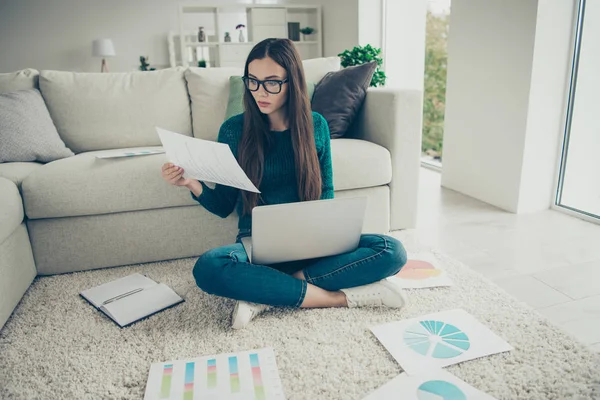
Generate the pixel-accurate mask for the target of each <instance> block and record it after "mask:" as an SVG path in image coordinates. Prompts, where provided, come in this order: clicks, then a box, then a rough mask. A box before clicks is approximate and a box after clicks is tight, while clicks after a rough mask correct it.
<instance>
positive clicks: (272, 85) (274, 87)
mask: <svg viewBox="0 0 600 400" xmlns="http://www.w3.org/2000/svg"><path fill="white" fill-rule="evenodd" d="M242 80H243V81H244V83H245V84H246V87H247V88H248V90H249V91H251V92H256V91H257V90H258V88H259V87H260V85H262V86H263V87H264V88H265V90H266V91H267V92H268V93H271V94H278V93H280V92H281V86H282V85H283V84H284V83H286V82H287V81H288V80H287V78H286V79H284V80H281V81H279V80H275V79H267V80H264V81H260V80H258V79H255V78H250V77H249V76H244V77H243V78H242Z"/></svg>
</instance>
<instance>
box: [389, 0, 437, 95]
mask: <svg viewBox="0 0 600 400" xmlns="http://www.w3.org/2000/svg"><path fill="white" fill-rule="evenodd" d="M383 13H384V14H385V32H384V39H383V41H384V43H385V46H384V54H383V57H384V67H385V73H386V75H387V82H386V86H389V87H401V88H406V89H416V90H420V91H422V90H423V81H424V71H425V27H426V16H427V0H386V1H385V5H384V10H383Z"/></svg>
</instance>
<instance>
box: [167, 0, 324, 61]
mask: <svg viewBox="0 0 600 400" xmlns="http://www.w3.org/2000/svg"><path fill="white" fill-rule="evenodd" d="M289 22H296V23H299V24H300V28H304V27H306V26H310V27H311V28H314V29H315V30H316V31H315V33H314V34H312V35H310V37H309V38H307V40H305V41H304V40H303V38H302V36H303V35H300V36H301V40H300V41H295V44H296V45H297V46H296V48H297V49H298V52H299V53H300V57H301V58H302V59H309V58H318V57H322V56H323V37H322V33H321V32H322V16H321V6H312V5H281V4H252V5H243V4H237V5H200V4H197V3H181V4H179V30H178V32H170V33H169V56H170V57H169V58H170V63H171V66H172V67H174V66H178V65H181V66H184V67H188V66H197V65H198V61H200V60H204V61H206V63H207V67H240V66H243V65H244V62H245V61H246V58H247V56H248V53H249V52H250V50H252V47H254V45H255V44H257V43H258V42H260V41H261V40H263V39H265V38H268V37H277V38H287V37H288V23H289ZM237 24H244V25H245V26H246V28H245V29H244V31H243V34H244V36H245V41H244V42H240V41H239V32H238V31H236V29H235V27H236V25H237ZM200 26H202V27H204V32H205V37H206V40H205V41H204V42H198V27H200ZM225 32H229V34H230V37H231V42H225V41H224V37H225ZM182 38H183V39H182Z"/></svg>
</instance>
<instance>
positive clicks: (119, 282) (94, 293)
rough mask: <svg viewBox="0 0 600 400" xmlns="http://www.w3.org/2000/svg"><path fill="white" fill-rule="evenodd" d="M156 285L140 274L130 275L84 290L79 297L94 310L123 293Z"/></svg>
mask: <svg viewBox="0 0 600 400" xmlns="http://www.w3.org/2000/svg"><path fill="white" fill-rule="evenodd" d="M155 285H156V282H154V281H153V280H152V279H150V278H147V277H145V276H144V275H142V274H138V273H135V274H131V275H128V276H124V277H123V278H119V279H116V280H114V281H111V282H107V283H104V284H102V285H99V286H96V287H93V288H90V289H87V290H84V291H82V292H81V295H82V296H83V297H85V298H86V299H88V301H89V302H90V303H92V304H93V305H94V306H95V307H96V308H98V307H100V306H101V305H102V304H103V303H104V302H105V301H107V300H109V299H113V300H114V299H115V298H116V297H117V296H119V295H122V294H124V293H130V292H133V291H139V290H143V289H147V288H151V287H153V286H155Z"/></svg>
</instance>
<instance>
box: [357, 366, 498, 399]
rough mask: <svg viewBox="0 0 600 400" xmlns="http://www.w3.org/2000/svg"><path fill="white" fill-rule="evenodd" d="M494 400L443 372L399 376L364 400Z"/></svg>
mask: <svg viewBox="0 0 600 400" xmlns="http://www.w3.org/2000/svg"><path fill="white" fill-rule="evenodd" d="M389 399H402V400H494V397H492V396H490V395H488V394H486V393H483V392H482V391H480V390H477V389H476V388H474V387H473V386H470V385H469V384H468V383H466V382H464V381H462V380H460V379H458V378H457V377H456V376H454V375H452V374H451V373H449V372H446V371H444V370H436V371H433V372H430V373H427V374H424V375H418V376H410V375H407V374H400V375H399V376H397V377H396V378H394V379H392V380H391V381H389V382H388V383H386V384H385V385H383V386H381V387H380V388H379V389H377V390H375V391H374V392H373V393H371V394H369V395H368V396H367V397H365V398H364V400H389Z"/></svg>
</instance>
